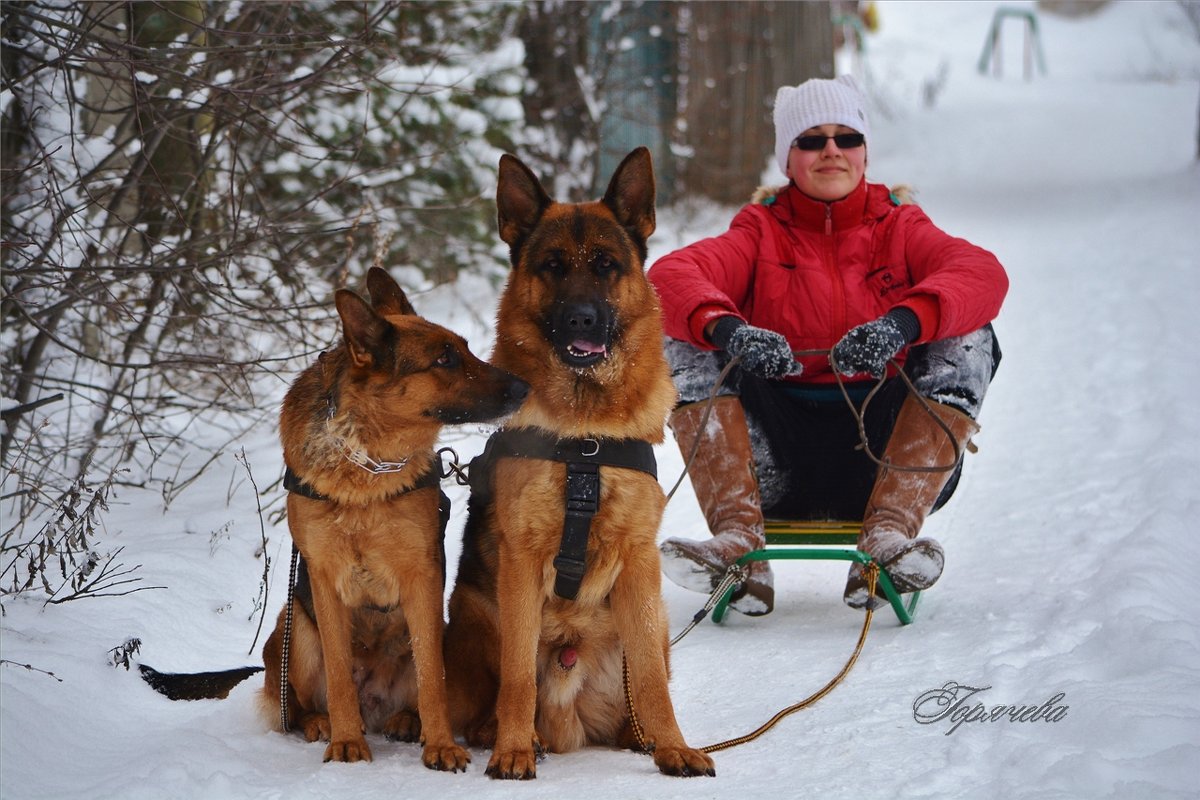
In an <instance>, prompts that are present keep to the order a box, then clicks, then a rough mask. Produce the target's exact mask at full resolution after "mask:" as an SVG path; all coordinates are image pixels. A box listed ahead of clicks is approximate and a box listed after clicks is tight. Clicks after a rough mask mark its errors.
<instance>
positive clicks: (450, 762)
mask: <svg viewBox="0 0 1200 800" xmlns="http://www.w3.org/2000/svg"><path fill="white" fill-rule="evenodd" d="M421 760H422V761H423V762H425V766H427V767H429V768H430V769H437V770H442V771H444V772H458V771H460V770H461V771H463V772H466V771H467V764H470V763H471V754H470V753H468V752H467V751H466V750H464V749H462V748H461V747H459V746H458V745H457V744H454V743H453V742H451V743H449V744H427V745H425V752H424V753H423V754H422V755H421Z"/></svg>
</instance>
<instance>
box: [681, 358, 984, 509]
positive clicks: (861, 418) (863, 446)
mask: <svg viewBox="0 0 1200 800" xmlns="http://www.w3.org/2000/svg"><path fill="white" fill-rule="evenodd" d="M792 355H794V356H825V357H826V358H828V359H829V366H830V367H831V368H832V371H833V378H834V380H835V381H836V382H837V387H838V389H839V391H841V393H842V399H843V400H845V401H846V407H847V408H849V409H850V414H851V416H853V417H854V422H855V424H856V425H857V427H858V449H859V450H862V451H863V453H864V454H865V455H866V456H867V458H869V459H870V460H871V461H872V462H873V463H874V464H875V465H876V466H880V467H887V468H888V469H891V470H895V471H897V472H921V473H929V472H949V471H951V470H952V469H954V468H955V467H956V466H958V462H959V461H960V460H961V459H962V455H963V452H962V451H963V448H962V447H961V446H960V445H959V443H958V440H957V439H955V438H954V433H953V432H952V431H951V430H950V426H949V425H947V424H946V423H945V422H943V421H942V418H941V417H939V416H938V415H937V414H936V413H934V411H933V407H932V406H931V405H930V404H929V400H928V399H926V398H925V397H924V396H923V395H922V394H921V393H920V392H918V391H917V387H916V386H914V385H913V382H912V379H911V378H909V377H908V374H907V373H906V372H905V371H904V370H903V369H902V368H901V366H900V364H899V362H897V361H896V359H894V358H893V359H890V360H889V362H888V363H889V364H891V365H892V366H893V367H895V368H896V374H897V375H898V376H899V378H900V379H901V380H902V381H903V382H904V385H905V387H907V388H908V391H909V394H911V395H912V396H913V397H915V398H917V402H918V403H920V405H921V408H922V409H924V411H925V413H926V414H928V415H929V416H930V417H932V418H933V421H934V422H935V423H936V424H937V426H938V428H940V429H941V430H942V432H943V433H944V434H946V438H947V439H949V440H950V446H951V447H952V448H953V449H954V460H953V461H951V462H950V463H949V464H935V465H933V466H906V465H903V464H893V463H891V462H890V461H884V460H883V459H882V458H880V457H879V456H878V455H876V454H875V451H874V450H872V449H871V442H870V437H869V436H868V435H867V424H866V415H867V406H868V405H870V403H871V401H872V400H873V399H875V395H876V394H878V393H879V390H880V389H882V388H883V385H884V383H886V382H887V375H884V376H882V377H880V378H879V380H878V381H876V383H875V385H874V386H872V387H871V390H870V391H869V392H867V395H866V397H864V398H863V401H862V405H861V406H856V405H855V404H854V400H853V399H852V398H851V397H850V392H849V390H848V389H847V388H846V379H845V377H844V376H843V375H842V373H841V372H840V371H839V370H838V366H837V359H836V358H835V357H834V355H833V350H832V349H829V350H793V351H792ZM740 361H741V357H740V356H734V357H732V358H731V359H729V362H728V363H727V364H726V365H725V367H724V368H723V369H722V370H721V372H720V374H719V375H718V376H717V379H716V380H715V381H714V382H713V387H712V389H711V391H709V393H708V397H706V398H705V399H704V400H702V401H700V402H702V403H706V404H707V405H706V406H705V408H704V414H703V415H702V416H701V417H700V426H699V430H700V433H698V434H697V435H696V440H695V441H694V442H692V446H691V449H690V450H689V451H688V455H687V458H685V459H684V462H683V471H682V472H680V473H679V478H678V479H676V481H675V484H674V485H673V486H672V487H671V490H670V491H669V492H667V502H668V503H669V502H671V498H672V497H674V496H675V492H676V491H677V490H678V489H679V486H680V484H682V483H683V478H684V476H685V475H687V474H688V470H689V469H690V468H691V466H692V462H693V461H695V460H696V454H697V453H698V452H699V451H700V440H701V438H702V435H703V432H704V430H705V429H706V427H707V425H708V418H709V416H710V415H711V414H712V406H713V402H714V401H715V400H716V399H717V392H718V391H720V389H721V386H722V384H724V383H725V378H727V377H728V376H729V373H730V372H731V371H732V370H733V368H734V367H735V366H736V365H737V364H738V363H739V362H740ZM967 446H968V448H969V447H971V445H969V444H968V445H967Z"/></svg>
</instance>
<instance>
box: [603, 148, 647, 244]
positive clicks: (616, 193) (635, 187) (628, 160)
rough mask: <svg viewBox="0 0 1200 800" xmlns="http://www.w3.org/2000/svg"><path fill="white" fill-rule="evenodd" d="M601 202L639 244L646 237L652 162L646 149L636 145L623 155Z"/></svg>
mask: <svg viewBox="0 0 1200 800" xmlns="http://www.w3.org/2000/svg"><path fill="white" fill-rule="evenodd" d="M603 202H604V205H606V206H608V207H609V208H610V209H612V212H613V214H615V215H616V217H617V221H618V222H620V223H621V225H623V226H624V227H626V228H628V229H629V230H630V231H631V232H633V233H635V234H636V235H637V236H639V237H641V240H642V242H643V243H644V242H645V241H646V240H647V239H649V238H650V234H652V233H654V227H655V222H654V164H653V163H652V162H651V160H650V151H649V150H648V149H646V148H645V147H639V148H637V149H636V150H634V151H633V152H632V153H630V154H629V155H627V156H625V160H624V161H622V162H621V166H619V167H617V171H616V172H614V173H613V176H612V180H611V181H609V183H608V191H607V192H605V193H604V201H603Z"/></svg>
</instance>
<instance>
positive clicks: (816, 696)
mask: <svg viewBox="0 0 1200 800" xmlns="http://www.w3.org/2000/svg"><path fill="white" fill-rule="evenodd" d="M863 569H864V570H866V573H867V592H868V593H869V595H874V594H875V582H876V580H877V578H878V577H879V565H878V564H876V563H875V562H874V561H870V562H868V563H867V564H865V565H864V566H863ZM874 613H875V611H874V609H872V608H871V606H870V604H868V605H867V610H866V614H865V615H864V618H863V627H862V632H861V633H860V634H859V636H858V643H857V644H855V645H854V652H853V653H851V654H850V658H849V659H848V660H847V661H846V663H845V665H844V666H843V667H842V669H841V670H840V671H839V672H838V674H837V675H835V676H834V677H833V680H831V681H829V683H827V684H825V685H824V686H823V687H821V688H820V689H818V690H817V691H816V692H814V693H813V694H811V695H809V696H808V697H806V698H804V699H803V700H801V701H800V702H798V703H795V704H793V705H790V706H788V707H787V708H785V709H783V710H781V711H779V712H777V713H776V714H775V716H773V717H771V718H770V719H769V720H767V721H766V722H764V723H763V724H762V725H760V726H759V727H758V728H756V729H755V730H753V731H751V732H750V733H747V734H745V735H744V736H738V737H735V738H733V739H729V740H727V741H724V742H718V743H717V744H710V745H708V746H706V747H701V748H700V751H701V752H703V753H716V752H718V751H720V750H728V749H729V748H731V747H737V746H738V745H742V744H746V743H747V742H752V741H754V740H755V739H757V738H758V737H760V736H762V735H763V734H764V733H766V732H767V731H769V730H771V728H774V727H775V726H776V725H777V724H778V723H779V721H780V720H782V719H783V718H784V717H787V716H789V715H791V714H794V713H796V712H797V711H801V710H803V709H805V708H808V707H809V706H811V705H813V704H814V703H816V702H817V701H818V700H820V699H821V698H823V697H825V695H827V694H829V693H830V692H832V691H833V689H834V688H835V687H836V686H837V685H838V684H839V683H841V682H842V680H844V679H845V677H846V676H847V675H848V674H849V673H850V670H851V669H852V668H853V667H854V664H855V662H857V661H858V656H859V655H860V654H861V653H862V649H863V645H864V644H865V643H866V641H867V632H868V631H869V630H870V629H871V618H872V616H873V615H874ZM632 702H633V701H632V700H630V704H631V705H630V710H631V711H632Z"/></svg>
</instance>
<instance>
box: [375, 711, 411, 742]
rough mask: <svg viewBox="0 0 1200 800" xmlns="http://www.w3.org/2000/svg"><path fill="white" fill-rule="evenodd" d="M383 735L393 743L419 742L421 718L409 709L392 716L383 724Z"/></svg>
mask: <svg viewBox="0 0 1200 800" xmlns="http://www.w3.org/2000/svg"><path fill="white" fill-rule="evenodd" d="M382 732H383V735H384V736H386V737H387V738H389V739H391V740H392V741H394V742H419V741H421V717H420V715H418V714H417V713H416V712H415V711H413V710H411V709H408V708H406V709H404V710H403V711H397V712H396V713H395V714H393V715H392V716H391V717H390V718H389V719H388V721H387V722H385V723H383V731H382Z"/></svg>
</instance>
